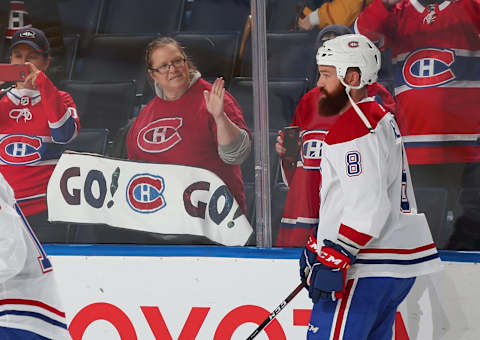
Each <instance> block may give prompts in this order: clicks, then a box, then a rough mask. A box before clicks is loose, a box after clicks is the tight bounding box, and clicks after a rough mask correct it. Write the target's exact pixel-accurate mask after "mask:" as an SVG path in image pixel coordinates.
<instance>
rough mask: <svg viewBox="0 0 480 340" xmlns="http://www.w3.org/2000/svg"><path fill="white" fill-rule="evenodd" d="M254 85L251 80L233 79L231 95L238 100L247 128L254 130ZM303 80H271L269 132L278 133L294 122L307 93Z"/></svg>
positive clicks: (269, 89)
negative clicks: (297, 110) (296, 112)
mask: <svg viewBox="0 0 480 340" xmlns="http://www.w3.org/2000/svg"><path fill="white" fill-rule="evenodd" d="M252 86H253V83H252V79H251V78H247V77H237V78H233V79H232V82H231V85H230V93H231V94H232V95H233V96H234V97H235V98H236V99H237V101H238V102H239V103H240V106H241V108H242V111H243V116H244V117H245V122H246V123H247V126H248V127H249V128H250V129H251V130H253V129H254V126H253V122H254V117H253V87H252ZM307 86H308V80H307V79H302V78H285V79H271V80H269V82H268V113H269V130H270V131H274V132H277V131H278V130H279V129H282V128H283V127H285V126H288V125H290V123H291V122H292V118H293V114H294V112H295V108H296V107H297V104H298V102H299V101H300V99H301V98H302V96H303V95H304V94H305V92H306V91H307Z"/></svg>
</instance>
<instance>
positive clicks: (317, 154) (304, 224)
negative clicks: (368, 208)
mask: <svg viewBox="0 0 480 340" xmlns="http://www.w3.org/2000/svg"><path fill="white" fill-rule="evenodd" d="M349 33H350V34H351V33H352V32H351V31H350V29H349V28H348V27H345V26H342V25H330V26H327V27H325V28H324V29H322V30H321V31H320V32H319V34H318V36H317V42H318V44H319V46H318V47H320V46H321V44H322V42H325V41H327V40H329V39H332V38H334V37H337V36H340V35H343V34H349ZM368 94H369V96H372V97H374V96H375V97H376V98H377V99H378V100H379V101H381V102H382V103H383V104H384V105H387V106H388V108H389V110H391V111H390V112H394V111H395V101H394V100H393V97H392V95H391V94H390V93H389V92H388V91H387V90H386V89H385V88H384V87H383V86H382V85H381V84H379V83H374V84H371V85H369V86H368ZM322 95H323V89H321V88H320V87H318V86H317V87H315V88H314V89H312V90H310V91H308V92H307V93H306V94H305V95H304V96H303V97H302V99H301V100H300V102H299V103H298V106H297V108H296V109H295V114H294V116H293V121H292V124H291V125H292V126H298V127H299V128H300V146H301V147H300V159H299V160H298V161H297V157H295V158H294V159H289V158H288V157H285V152H286V149H285V148H284V145H283V136H282V132H281V131H279V136H278V137H277V143H276V145H275V150H276V152H277V154H278V155H279V157H280V158H281V159H282V161H281V171H282V178H283V181H284V183H285V184H286V185H287V186H288V193H287V197H286V200H285V207H284V210H283V215H282V219H281V223H280V228H279V231H278V237H277V240H276V243H275V246H277V247H302V246H303V245H304V244H305V242H306V240H307V239H308V236H309V235H310V233H311V231H312V229H313V228H314V227H315V226H317V225H318V211H319V206H320V200H319V193H318V188H319V187H320V183H321V175H320V171H319V170H320V160H321V155H322V152H321V149H322V141H323V139H324V138H325V135H326V133H327V131H328V129H329V128H330V126H332V124H333V123H334V122H335V121H336V120H337V118H338V115H337V114H335V115H333V116H325V115H322V114H318V100H319V98H320V97H321V96H322ZM305 196H306V197H308V199H307V200H306V201H305V200H302V199H299V198H300V197H305Z"/></svg>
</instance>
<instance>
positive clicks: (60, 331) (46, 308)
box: [0, 174, 70, 340]
mask: <svg viewBox="0 0 480 340" xmlns="http://www.w3.org/2000/svg"><path fill="white" fill-rule="evenodd" d="M0 207H1V208H0V221H1V229H0V230H1V232H0V244H1V247H0V295H1V298H0V339H4V340H13V339H15V340H48V339H55V340H62V339H70V336H69V334H68V330H67V323H66V320H65V313H64V312H63V311H62V304H61V302H60V297H59V295H58V292H57V286H56V281H55V278H54V274H53V271H52V264H51V262H50V260H49V258H48V257H47V255H46V254H45V251H44V250H43V248H42V246H41V244H40V242H39V241H38V239H37V238H36V236H35V233H34V232H33V230H32V229H31V228H30V226H29V224H28V222H27V221H26V219H25V217H24V216H23V214H22V212H21V210H20V208H19V207H18V205H17V204H16V202H15V198H14V196H13V190H12V188H11V187H10V186H9V185H8V183H7V181H5V179H4V177H3V176H2V175H1V174H0Z"/></svg>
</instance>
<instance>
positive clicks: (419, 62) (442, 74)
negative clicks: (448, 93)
mask: <svg viewBox="0 0 480 340" xmlns="http://www.w3.org/2000/svg"><path fill="white" fill-rule="evenodd" d="M454 62H455V53H454V52H453V51H452V50H448V49H438V48H426V49H421V50H417V51H415V52H413V53H412V54H410V55H409V56H408V57H407V58H406V59H405V63H404V64H403V68H402V74H403V78H404V79H405V82H406V83H407V85H408V86H410V87H417V88H422V87H434V86H440V85H442V84H445V83H448V82H450V81H452V80H455V74H454V73H453V71H452V69H451V66H452V64H453V63H454Z"/></svg>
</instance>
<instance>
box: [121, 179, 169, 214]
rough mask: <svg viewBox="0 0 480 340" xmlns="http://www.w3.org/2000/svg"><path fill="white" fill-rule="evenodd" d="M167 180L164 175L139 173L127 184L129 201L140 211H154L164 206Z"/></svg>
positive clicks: (131, 205) (134, 208)
mask: <svg viewBox="0 0 480 340" xmlns="http://www.w3.org/2000/svg"><path fill="white" fill-rule="evenodd" d="M164 190H165V180H164V179H163V177H162V176H155V175H151V174H139V175H135V176H133V177H132V178H131V179H130V182H129V183H128V185H127V203H128V205H129V206H130V207H131V208H132V209H133V210H135V211H136V212H139V213H147V214H148V213H153V212H155V211H158V210H160V209H162V208H164V207H165V206H166V205H167V203H166V202H165V198H164V197H163V191H164Z"/></svg>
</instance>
